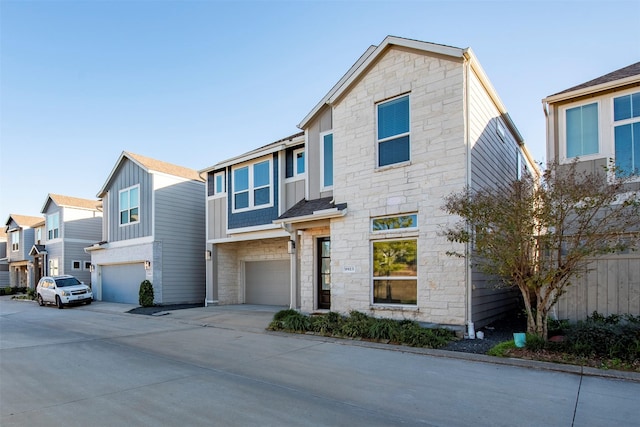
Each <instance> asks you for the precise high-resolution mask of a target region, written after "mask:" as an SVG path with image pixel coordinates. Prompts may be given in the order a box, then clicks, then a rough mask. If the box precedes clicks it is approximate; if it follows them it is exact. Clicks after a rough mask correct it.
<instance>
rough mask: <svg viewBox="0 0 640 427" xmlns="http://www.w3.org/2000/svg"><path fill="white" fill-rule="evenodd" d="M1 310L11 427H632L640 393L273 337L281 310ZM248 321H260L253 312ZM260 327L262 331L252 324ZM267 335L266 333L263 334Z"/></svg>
mask: <svg viewBox="0 0 640 427" xmlns="http://www.w3.org/2000/svg"><path fill="white" fill-rule="evenodd" d="M123 308H126V307H120V308H118V307H115V306H114V305H109V304H106V303H94V304H92V305H90V306H80V307H73V308H68V309H64V310H57V309H55V308H53V307H44V308H43V307H38V306H37V305H36V304H34V303H31V302H17V301H11V300H6V299H2V300H0V336H1V339H0V375H1V376H2V378H1V381H0V425H2V426H14V425H15V426H23V425H30V426H44V425H47V426H56V425H65V426H73V425H78V426H84V425H93V426H117V425H135V426H146V425H149V426H151V425H153V426H158V425H167V426H173V425H188V426H200V425H202V426H211V425H224V426H227V425H230V426H235V425H237V426H254V425H255V426H258V425H260V426H269V425H274V426H275V425H278V426H281V425H296V426H297V425H300V426H317V425H326V426H336V425H345V426H346V425H349V426H355V425H367V426H388V425H430V426H468V425H474V426H515V425H518V426H539V425H549V426H573V425H575V426H601V425H617V426H624V425H634V424H635V423H636V421H637V396H638V393H639V392H640V383H637V382H634V381H622V380H613V379H607V378H600V377H587V376H580V375H575V374H571V373H565V372H552V371H546V370H540V369H528V368H521V367H518V366H508V365H496V364H492V363H484V362H482V363H479V362H474V361H468V360H460V359H453V358H448V357H434V356H432V355H429V354H426V353H417V352H413V351H412V350H410V349H406V350H407V351H404V349H394V350H393V351H389V350H382V349H379V348H376V347H375V346H369V345H354V344H359V343H357V342H350V341H341V340H332V339H325V338H321V337H315V336H306V335H285V334H273V333H268V332H266V331H264V327H265V326H266V325H264V324H262V323H261V322H262V321H264V320H267V324H268V320H270V319H271V317H272V315H273V312H275V311H273V312H271V313H268V311H267V310H264V309H262V308H256V309H255V310H251V307H237V308H235V309H234V308H233V307H226V308H222V307H208V308H206V309H205V308H202V309H191V310H194V311H189V312H188V313H187V312H186V311H181V312H180V313H178V312H172V313H170V314H166V315H161V316H142V315H133V314H127V313H125V311H128V310H124V311H123ZM249 313H251V314H249ZM249 319H252V320H249ZM258 329H259V331H257V330H258Z"/></svg>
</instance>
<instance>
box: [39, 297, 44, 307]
mask: <svg viewBox="0 0 640 427" xmlns="http://www.w3.org/2000/svg"><path fill="white" fill-rule="evenodd" d="M38 305H39V306H40V307H42V306H43V305H44V300H43V299H42V295H40V294H38Z"/></svg>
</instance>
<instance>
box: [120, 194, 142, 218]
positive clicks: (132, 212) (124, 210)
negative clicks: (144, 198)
mask: <svg viewBox="0 0 640 427" xmlns="http://www.w3.org/2000/svg"><path fill="white" fill-rule="evenodd" d="M138 221H140V186H138V185H136V186H135V187H130V188H126V189H124V190H120V225H127V224H133V223H137V222H138Z"/></svg>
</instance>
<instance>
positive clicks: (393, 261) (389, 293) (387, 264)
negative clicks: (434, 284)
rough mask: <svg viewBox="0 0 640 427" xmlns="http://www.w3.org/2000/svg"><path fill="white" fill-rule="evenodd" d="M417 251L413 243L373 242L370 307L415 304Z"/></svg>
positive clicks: (411, 241)
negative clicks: (371, 302) (371, 304)
mask: <svg viewBox="0 0 640 427" xmlns="http://www.w3.org/2000/svg"><path fill="white" fill-rule="evenodd" d="M417 248H418V243H417V241H416V240H415V239H403V240H383V241H374V242H373V303H374V304H404V305H415V304H417V300H418V280H417V268H416V254H417Z"/></svg>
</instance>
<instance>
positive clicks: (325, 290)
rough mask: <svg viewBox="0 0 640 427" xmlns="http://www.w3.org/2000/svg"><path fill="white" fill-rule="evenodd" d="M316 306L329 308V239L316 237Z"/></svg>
mask: <svg viewBox="0 0 640 427" xmlns="http://www.w3.org/2000/svg"><path fill="white" fill-rule="evenodd" d="M318 308H324V309H330V308H331V240H330V239H329V238H328V237H322V238H320V239H318Z"/></svg>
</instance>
